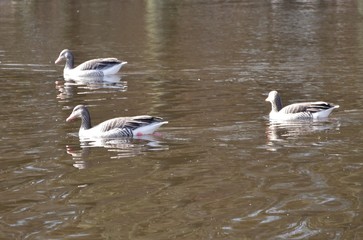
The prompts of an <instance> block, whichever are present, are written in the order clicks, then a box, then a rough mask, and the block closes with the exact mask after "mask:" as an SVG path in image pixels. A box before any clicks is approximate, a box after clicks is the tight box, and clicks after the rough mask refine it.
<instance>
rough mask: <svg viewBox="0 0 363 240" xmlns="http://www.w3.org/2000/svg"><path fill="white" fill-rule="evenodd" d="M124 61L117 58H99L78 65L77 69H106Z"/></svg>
mask: <svg viewBox="0 0 363 240" xmlns="http://www.w3.org/2000/svg"><path fill="white" fill-rule="evenodd" d="M121 63H122V62H121V61H120V60H118V59H117V58H97V59H92V60H88V61H86V62H84V63H82V64H80V65H78V66H77V67H76V69H77V70H82V71H85V70H105V69H107V68H110V67H113V66H115V65H119V64H121Z"/></svg>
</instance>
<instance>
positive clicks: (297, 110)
mask: <svg viewBox="0 0 363 240" xmlns="http://www.w3.org/2000/svg"><path fill="white" fill-rule="evenodd" d="M266 101H267V102H271V106H272V110H271V112H270V114H269V117H270V120H300V119H301V120H302V119H323V118H327V117H328V116H329V114H330V113H331V112H332V111H333V110H334V109H335V108H339V105H334V104H331V103H327V102H323V101H318V102H302V103H294V104H290V105H288V106H286V107H282V101H281V97H280V95H279V93H278V92H277V91H271V92H270V93H269V94H268V97H267V98H266Z"/></svg>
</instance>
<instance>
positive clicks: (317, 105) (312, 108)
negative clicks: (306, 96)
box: [280, 102, 333, 114]
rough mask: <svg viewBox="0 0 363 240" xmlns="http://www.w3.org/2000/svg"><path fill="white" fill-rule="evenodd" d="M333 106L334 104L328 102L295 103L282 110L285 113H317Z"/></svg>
mask: <svg viewBox="0 0 363 240" xmlns="http://www.w3.org/2000/svg"><path fill="white" fill-rule="evenodd" d="M332 107H333V105H331V104H329V103H327V102H306V103H294V104H291V105H288V106H286V107H284V108H282V109H281V110H280V112H282V113H285V114H292V113H302V112H309V113H316V112H320V111H324V110H327V109H329V108H332Z"/></svg>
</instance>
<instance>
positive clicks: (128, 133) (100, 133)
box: [66, 105, 168, 139]
mask: <svg viewBox="0 0 363 240" xmlns="http://www.w3.org/2000/svg"><path fill="white" fill-rule="evenodd" d="M77 118H80V119H81V121H82V123H81V127H80V129H79V133H78V134H79V138H81V139H93V138H97V139H98V138H101V139H107V138H120V137H134V136H137V137H140V136H143V135H150V134H153V133H154V132H155V131H156V130H157V129H158V128H159V127H161V126H162V125H164V124H167V123H168V121H164V120H163V119H162V118H160V117H153V116H149V115H140V116H133V117H117V118H112V119H109V120H106V121H104V122H101V123H99V124H98V125H96V126H94V127H92V124H91V116H90V113H89V111H88V109H87V107H86V106H84V105H77V106H76V107H74V109H73V111H72V113H71V114H70V115H69V117H68V118H67V119H66V122H71V121H73V120H75V119H77Z"/></svg>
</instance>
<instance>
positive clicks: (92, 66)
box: [54, 49, 127, 77]
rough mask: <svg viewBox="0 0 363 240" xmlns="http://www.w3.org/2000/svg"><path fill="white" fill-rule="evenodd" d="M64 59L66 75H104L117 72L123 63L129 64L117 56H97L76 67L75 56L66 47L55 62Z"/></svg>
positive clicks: (64, 73) (64, 72) (64, 74)
mask: <svg viewBox="0 0 363 240" xmlns="http://www.w3.org/2000/svg"><path fill="white" fill-rule="evenodd" d="M62 60H65V61H66V64H65V66H64V70H63V76H64V77H103V76H106V75H112V74H116V73H117V72H118V71H119V70H120V69H121V67H122V66H123V65H125V64H127V62H124V61H120V60H118V59H117V58H97V59H92V60H88V61H86V62H84V63H82V64H80V65H78V66H77V67H74V57H73V54H72V52H71V51H70V50H68V49H64V50H63V51H62V52H61V53H60V54H59V57H58V58H57V60H55V62H54V63H55V64H57V63H59V62H61V61H62Z"/></svg>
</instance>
